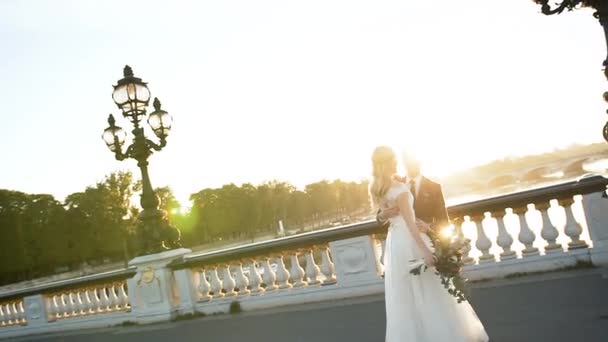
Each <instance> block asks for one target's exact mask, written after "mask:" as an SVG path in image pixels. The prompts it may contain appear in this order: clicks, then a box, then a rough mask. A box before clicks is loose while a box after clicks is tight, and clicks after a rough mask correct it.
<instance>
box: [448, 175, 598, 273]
mask: <svg viewBox="0 0 608 342" xmlns="http://www.w3.org/2000/svg"><path fill="white" fill-rule="evenodd" d="M607 184H608V180H607V179H606V178H603V177H601V176H588V177H585V178H582V179H580V180H578V181H572V182H568V183H563V184H558V185H553V186H549V187H544V188H539V189H533V190H528V191H524V192H519V193H513V194H509V195H505V196H499V197H494V198H489V199H485V200H481V201H476V202H471V203H465V204H460V205H456V206H452V207H450V208H449V213H450V218H451V219H452V222H453V223H454V228H455V231H456V233H457V234H458V235H460V236H461V237H465V238H468V239H469V240H471V242H472V247H474V248H475V250H476V251H475V252H476V253H475V255H473V253H471V255H470V256H469V257H468V258H467V263H468V264H469V266H468V267H467V268H466V269H465V274H466V275H467V277H468V278H469V279H470V280H477V279H484V278H495V277H501V276H507V275H510V274H514V273H529V272H541V271H548V270H554V269H560V268H565V267H572V266H575V265H577V264H579V263H581V262H583V263H584V264H589V263H593V264H595V265H598V266H601V265H608V255H607V254H606V252H607V251H606V247H607V246H606V242H607V241H608V216H607V215H608V211H606V210H607V209H608V205H607V204H608V200H607V199H606V198H605V197H606V196H605V189H606V185H607ZM591 246H593V247H594V248H590V247H591ZM591 251H592V252H591Z"/></svg>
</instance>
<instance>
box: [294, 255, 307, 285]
mask: <svg viewBox="0 0 608 342" xmlns="http://www.w3.org/2000/svg"><path fill="white" fill-rule="evenodd" d="M299 254H300V253H299V252H298V251H293V253H292V254H291V255H290V259H291V271H290V272H289V273H290V274H291V282H292V283H293V286H294V287H302V286H306V285H308V283H307V282H306V280H304V277H305V276H306V273H305V272H304V269H303V268H302V266H300V260H299V259H298V255H299Z"/></svg>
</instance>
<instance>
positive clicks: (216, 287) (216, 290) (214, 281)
mask: <svg viewBox="0 0 608 342" xmlns="http://www.w3.org/2000/svg"><path fill="white" fill-rule="evenodd" d="M222 287H223V286H222V281H221V280H220V277H219V276H218V274H217V267H216V266H214V267H213V268H212V270H211V292H213V298H218V297H224V293H223V292H222Z"/></svg>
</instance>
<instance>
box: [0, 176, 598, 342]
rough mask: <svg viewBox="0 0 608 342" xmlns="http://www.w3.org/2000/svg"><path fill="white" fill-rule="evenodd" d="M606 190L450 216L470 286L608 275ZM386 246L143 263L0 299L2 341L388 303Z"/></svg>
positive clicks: (349, 244)
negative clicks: (204, 317)
mask: <svg viewBox="0 0 608 342" xmlns="http://www.w3.org/2000/svg"><path fill="white" fill-rule="evenodd" d="M607 184H608V179H606V178H603V177H600V176H590V177H586V178H582V179H580V180H579V181H573V182H568V183H563V184H559V185H555V186H550V187H544V188H539V189H534V190H529V191H525V192H520V193H514V194H509V195H506V196H500V197H494V198H489V199H485V200H481V201H476V202H471V203H465V204H460V205H456V206H452V207H450V208H448V211H449V214H450V217H451V218H452V220H453V222H454V225H453V227H452V229H453V230H454V234H457V235H459V236H460V237H461V238H463V239H465V238H466V239H469V240H471V242H472V243H471V246H472V250H471V251H470V253H469V255H468V259H467V263H468V265H467V266H466V267H465V275H466V276H467V277H468V278H469V279H471V280H479V279H485V278H496V277H504V276H508V275H510V274H514V273H527V272H539V271H550V270H559V269H562V268H565V267H570V266H575V265H577V263H580V262H584V264H585V265H587V266H589V265H593V266H600V267H601V266H608V199H606V198H605V197H606V196H605V190H606V185H607ZM385 237H386V230H385V229H383V228H382V227H379V226H378V225H377V224H376V223H375V222H363V223H358V224H352V225H348V226H344V227H337V228H331V229H326V230H322V231H316V232H310V233H305V234H300V235H297V236H290V237H285V238H281V239H276V240H271V241H266V242H260V243H254V244H249V245H245V246H241V247H235V248H229V249H224V250H220V251H215V252H210V253H203V254H193V253H192V252H191V251H190V250H188V249H184V248H182V249H177V250H171V251H167V252H163V253H159V254H155V255H148V256H143V257H138V258H135V259H133V260H132V261H131V262H130V268H128V269H125V270H120V271H116V272H109V273H105V274H99V275H94V276H88V277H83V278H77V279H73V280H67V281H63V282H57V283H53V284H49V285H44V286H38V287H34V288H30V289H25V290H21V291H13V292H11V293H5V294H0V338H3V337H9V336H16V335H26V334H34V333H46V332H52V331H61V330H69V329H82V328H89V327H103V326H109V325H116V324H120V323H123V322H125V321H129V322H134V323H152V322H159V321H168V320H171V319H174V318H176V317H177V316H178V315H180V314H182V315H183V314H216V313H228V312H231V311H235V310H244V311H249V310H259V309H265V308H271V307H278V306H287V305H297V304H305V303H312V302H320V301H340V300H341V299H343V298H349V297H362V296H367V295H378V294H382V292H383V291H384V284H383V274H384V270H383V266H382V258H383V257H382V256H383V247H384V241H385Z"/></svg>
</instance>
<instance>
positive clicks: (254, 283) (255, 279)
mask: <svg viewBox="0 0 608 342" xmlns="http://www.w3.org/2000/svg"><path fill="white" fill-rule="evenodd" d="M261 284H262V277H261V276H260V272H258V267H257V266H256V265H255V259H251V264H250V265H249V287H250V288H251V293H252V294H259V293H262V292H264V289H263V288H262V287H261V286H260V285H261Z"/></svg>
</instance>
